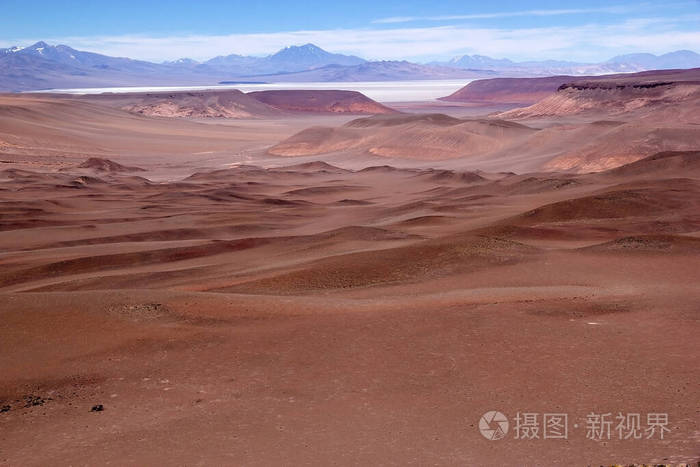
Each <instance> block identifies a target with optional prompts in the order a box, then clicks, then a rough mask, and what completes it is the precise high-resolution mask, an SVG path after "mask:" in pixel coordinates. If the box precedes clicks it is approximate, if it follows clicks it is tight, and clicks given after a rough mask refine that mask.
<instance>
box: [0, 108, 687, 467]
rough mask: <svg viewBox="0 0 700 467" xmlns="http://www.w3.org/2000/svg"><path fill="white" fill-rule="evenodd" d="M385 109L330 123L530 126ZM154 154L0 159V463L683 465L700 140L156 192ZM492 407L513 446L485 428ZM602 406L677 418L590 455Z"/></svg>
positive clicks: (49, 112) (247, 177) (256, 169)
mask: <svg viewBox="0 0 700 467" xmlns="http://www.w3.org/2000/svg"><path fill="white" fill-rule="evenodd" d="M92 105H93V104H87V103H84V102H81V103H80V104H79V105H75V106H74V104H70V105H69V106H68V108H70V109H73V110H72V111H73V112H75V113H74V114H72V115H74V116H76V117H79V116H80V113H81V112H82V111H89V112H94V111H95V109H94V108H93V107H91V106H92ZM35 106H36V107H37V108H34V107H35ZM57 106H60V104H59V103H56V102H55V101H51V100H49V101H43V100H41V99H36V98H33V99H30V100H29V101H28V103H27V104H26V109H24V110H14V112H16V115H15V117H14V119H7V117H4V118H6V120H4V121H20V120H21V118H24V117H23V115H25V114H26V113H27V112H29V114H30V115H36V112H46V113H45V114H42V115H45V116H44V117H43V118H46V119H51V118H53V119H56V120H60V119H62V116H61V114H60V113H58V112H59V110H60V107H57ZM86 106H87V107H86ZM3 112H8V110H7V109H5V110H3ZM104 112H107V113H108V114H109V115H111V116H113V118H114V122H115V124H117V125H123V123H120V122H124V121H127V122H130V121H132V120H131V119H133V122H134V124H135V125H137V124H138V123H139V122H144V128H145V129H147V130H148V129H150V130H149V131H155V130H154V128H157V125H156V123H153V122H150V121H149V120H146V119H145V117H138V116H133V115H130V114H126V113H124V112H122V111H117V110H114V109H107V110H104ZM398 118H402V119H403V120H393V119H392V118H390V117H373V118H369V119H362V120H355V121H354V122H352V123H351V124H349V125H347V126H345V127H342V128H343V130H342V131H347V132H349V133H355V132H357V133H360V134H364V133H362V132H382V131H391V132H398V133H401V134H409V135H411V134H412V135H415V134H426V135H427V134H428V133H421V132H423V131H426V129H432V130H433V131H434V132H435V134H436V135H441V134H442V132H446V131H457V130H458V131H464V132H465V133H470V134H472V135H474V136H473V138H474V140H478V139H479V138H485V139H487V140H488V141H491V139H495V140H497V139H498V135H499V134H501V133H503V134H508V133H509V132H515V133H518V134H525V135H528V134H530V133H531V132H534V131H535V130H531V129H529V128H527V127H525V126H522V125H519V124H513V123H509V122H501V121H498V120H488V121H481V120H473V121H464V120H459V119H451V118H449V117H448V118H445V117H442V116H429V117H413V116H401V117H398ZM125 119H126V120H125ZM50 121H52V122H53V121H54V120H50ZM155 121H156V122H161V121H163V120H161V119H155ZM168 123H170V124H173V125H178V128H179V129H180V130H182V131H185V130H190V131H194V132H202V133H195V134H201V135H203V134H205V133H206V131H210V132H212V134H213V135H216V134H218V132H219V131H221V129H219V128H218V127H217V126H215V125H200V124H196V123H194V122H188V121H178V120H170V121H168ZM26 125H27V123H26V122H25V123H22V124H19V125H18V128H27V126H26ZM55 125H58V123H55ZM153 125H156V126H153ZM119 128H122V129H121V130H119V131H122V132H124V134H126V135H129V131H132V130H131V129H130V127H129V126H127V127H126V128H127V129H126V130H125V129H124V128H125V127H123V126H119ZM223 128H227V127H223ZM416 128H418V129H416ZM460 128H464V130H461V129H460ZM37 131H38V130H37ZM46 131H47V132H50V131H51V130H50V129H47V130H46ZM92 131H93V132H94V128H93V130H92ZM134 131H135V130H134ZM159 131H164V130H159ZM232 131H235V130H232ZM331 131H333V130H331ZM372 134H374V133H372ZM73 135H75V133H73V134H70V133H69V134H65V133H62V134H60V135H57V136H56V137H57V141H68V140H69V139H70V138H73V137H74V136H73ZM39 136H41V137H42V138H48V137H49V136H47V135H39V134H38V133H37V139H38V138H39ZM84 137H85V138H87V136H84ZM149 137H150V138H151V139H152V140H153V142H152V143H151V144H155V142H158V141H160V142H161V143H163V144H165V145H166V146H165V147H170V146H167V144H168V143H167V139H168V138H169V136H165V135H163V136H158V133H151V134H150V135H149ZM477 137H478V138H477ZM60 138H64V139H60ZM93 138H98V137H97V136H93ZM105 138H106V137H105ZM441 138H442V137H440V136H435V139H434V140H433V141H437V142H443V143H441V144H444V141H446V140H445V139H441ZM201 141H204V139H202V140H201ZM81 144H83V143H81ZM105 144H106V143H105ZM105 147H106V146H105ZM3 157H8V156H3ZM155 157H156V156H152V157H151V158H150V159H149V164H150V165H149V167H150V169H149V171H147V172H132V171H130V170H128V169H129V167H128V166H127V167H124V165H120V164H119V163H116V162H114V161H111V160H109V159H105V158H102V159H90V160H88V161H87V162H85V163H84V164H81V163H80V162H77V163H73V164H72V165H66V167H65V168H64V169H63V170H60V171H58V170H55V169H53V168H52V167H50V166H49V167H44V168H42V167H40V166H39V164H38V163H37V164H36V167H35V170H26V169H20V168H17V167H16V166H15V165H14V164H8V165H7V166H6V167H7V168H4V169H1V170H0V264H1V265H2V271H1V272H0V409H2V412H0V463H2V464H6V465H37V466H38V465H48V464H51V465H78V464H80V465H84V464H87V465H101V464H110V463H111V464H119V465H196V464H207V465H330V464H335V465H377V464H384V465H494V466H496V465H602V464H606V465H608V464H613V463H620V462H622V463H626V464H631V463H679V462H696V461H698V460H700V456H699V455H698V447H699V446H700V419H699V418H698V407H697V401H698V400H700V389H699V388H698V385H697V380H698V371H697V362H698V358H699V357H700V350H699V349H698V345H697V336H698V333H699V332H700V326H699V325H698V323H699V321H698V313H699V311H700V310H699V309H698V305H697V304H698V303H700V289H698V286H697V284H698V283H699V281H700V268H698V264H700V247H699V246H698V242H699V241H700V215H699V213H700V153H698V152H676V153H664V154H658V155H653V156H651V157H649V158H646V159H643V160H640V161H638V162H635V163H633V164H629V165H626V166H622V167H619V168H616V169H613V170H609V171H603V172H600V173H595V174H580V175H577V174H571V173H568V174H562V173H551V172H550V173H529V174H519V175H517V174H513V173H493V172H491V173H489V172H479V173H475V172H473V171H466V170H456V169H455V170H450V169H435V168H401V167H393V166H389V165H376V166H373V167H367V168H364V169H361V170H360V169H356V170H349V169H347V168H340V167H336V166H334V165H332V164H329V163H327V162H323V161H302V162H300V163H296V164H294V165H288V166H286V167H285V166H275V167H267V168H265V167H261V166H257V165H255V163H254V162H252V163H249V164H241V165H238V166H234V167H230V168H223V169H221V168H220V169H219V170H211V169H203V170H199V171H196V173H191V174H190V175H189V176H183V177H179V178H174V179H172V178H171V179H167V180H166V179H164V180H160V181H158V182H154V181H151V180H149V179H147V178H144V177H146V176H148V175H149V174H151V173H153V170H154V169H153V166H154V165H155V164H157V162H156V161H157V160H156V159H155ZM170 158H171V156H170V154H168V152H166V151H164V152H163V153H162V156H161V159H160V164H163V165H167V164H170V163H171V159H170ZM129 160H133V161H134V162H138V159H137V158H135V157H132V158H131V159H129ZM140 165H141V164H135V165H134V166H132V167H131V169H132V170H133V169H135V168H136V166H140ZM135 174H138V175H139V176H135ZM93 407H101V408H102V410H97V409H96V410H95V411H93V410H92V408H93ZM490 410H499V411H501V412H503V413H504V414H506V416H507V417H508V418H509V420H510V422H511V431H510V432H509V434H508V436H507V438H506V439H502V440H499V441H490V440H487V439H485V438H484V437H483V436H482V435H481V434H480V432H479V430H478V424H479V419H480V417H481V416H482V415H483V414H484V413H485V412H487V411H490ZM518 412H520V413H523V412H535V413H540V414H542V413H549V412H555V413H567V414H568V417H569V439H568V440H555V439H554V440H542V439H540V440H534V441H527V440H516V439H514V438H513V431H512V430H513V426H514V425H513V424H514V422H515V416H516V414H517V413H518ZM591 412H594V413H608V412H609V413H612V414H614V415H617V414H618V413H620V412H621V413H641V414H643V415H642V416H643V417H646V414H647V413H666V414H668V417H669V425H668V427H669V429H670V431H669V432H668V433H665V437H664V439H663V440H661V439H658V437H655V438H653V439H639V440H637V439H628V440H618V439H617V435H616V432H615V431H614V430H613V432H612V435H611V439H610V440H608V439H604V440H602V441H594V440H590V439H587V438H586V428H585V426H586V417H587V415H588V414H590V413H591ZM645 422H646V419H645V418H644V419H643V421H642V423H643V424H644V423H645Z"/></svg>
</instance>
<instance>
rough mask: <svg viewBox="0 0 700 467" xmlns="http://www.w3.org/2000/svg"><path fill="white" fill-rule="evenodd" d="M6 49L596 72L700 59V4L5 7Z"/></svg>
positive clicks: (0, 37)
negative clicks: (293, 56)
mask: <svg viewBox="0 0 700 467" xmlns="http://www.w3.org/2000/svg"><path fill="white" fill-rule="evenodd" d="M0 12H1V14H0V47H4V46H10V45H16V44H18V45H27V44H29V43H32V42H34V41H37V40H46V41H47V42H49V43H54V44H55V43H65V44H67V45H70V46H73V47H75V48H78V49H81V50H90V51H95V52H99V53H105V54H108V55H117V56H128V57H132V58H140V59H146V60H155V61H160V60H170V59H175V58H180V57H191V58H195V59H199V60H202V59H207V58H211V57H213V56H216V55H223V54H229V53H239V54H249V55H264V54H268V53H272V52H274V51H276V50H278V49H279V48H281V47H284V46H286V45H294V44H303V43H307V42H313V43H315V44H317V45H319V46H320V47H323V48H325V49H327V50H330V51H333V52H342V53H352V54H356V55H359V56H362V57H365V58H369V59H409V60H416V61H429V60H435V59H448V58H451V57H453V56H455V55H462V54H465V53H468V54H482V55H489V56H492V57H497V58H500V57H507V58H511V59H515V60H535V59H546V58H552V59H566V60H576V61H600V60H604V59H607V58H610V57H611V56H613V55H617V54H622V53H631V52H652V53H657V54H658V53H664V52H669V51H672V50H678V49H690V50H695V51H698V52H700V1H699V0H685V1H684V0H678V1H673V0H671V1H667V2H663V1H661V2H658V1H657V2H638V1H636V2H632V1H625V0H622V1H617V2H616V1H615V0H609V1H599V0H587V1H586V2H562V1H544V0H542V1H532V2H524V1H508V0H506V1H503V0H498V1H492V2H485V1H483V0H481V1H464V0H463V1H439V2H426V1H413V0H402V1H382V0H374V1H368V0H354V1H352V2H341V1H333V0H326V1H315V0H314V1H306V2H301V1H299V2H291V1H261V2H251V1H213V0H200V1H191V0H190V1H184V0H171V1H169V2H159V1H144V0H141V1H109V2H107V1H104V2H103V1H80V0H73V1H45V0H32V1H31V2H27V1H26V0H24V1H16V0H0Z"/></svg>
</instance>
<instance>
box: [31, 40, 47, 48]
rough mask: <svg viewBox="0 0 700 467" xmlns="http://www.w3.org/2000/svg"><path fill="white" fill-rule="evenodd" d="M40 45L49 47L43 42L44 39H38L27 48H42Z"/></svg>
mask: <svg viewBox="0 0 700 467" xmlns="http://www.w3.org/2000/svg"><path fill="white" fill-rule="evenodd" d="M42 47H43V48H46V47H49V44H47V43H46V42H44V41H39V42H37V43H36V44H33V45H30V46H29V47H27V48H28V49H39V48H42Z"/></svg>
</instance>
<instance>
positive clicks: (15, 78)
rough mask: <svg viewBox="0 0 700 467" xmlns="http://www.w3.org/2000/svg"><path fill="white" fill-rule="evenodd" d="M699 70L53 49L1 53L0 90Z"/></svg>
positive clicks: (295, 50)
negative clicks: (150, 55) (148, 57)
mask: <svg viewBox="0 0 700 467" xmlns="http://www.w3.org/2000/svg"><path fill="white" fill-rule="evenodd" d="M692 67H700V55H698V54H696V53H694V52H691V51H687V50H685V51H677V52H672V53H669V54H664V55H661V56H656V55H652V54H632V55H623V56H618V57H614V58H612V59H610V60H608V61H606V62H603V63H599V64H585V63H575V62H562V61H541V62H514V61H511V60H508V59H494V58H491V57H486V56H482V55H471V56H469V55H464V56H461V57H456V58H454V59H452V60H450V61H448V62H433V63H429V64H417V63H411V62H407V61H367V60H364V59H362V58H360V57H356V56H353V55H343V54H337V53H331V52H327V51H325V50H323V49H321V48H320V47H318V46H316V45H314V44H305V45H301V46H290V47H285V48H284V49H282V50H280V51H278V52H277V53H274V54H272V55H268V56H265V57H253V56H244V55H236V54H232V55H225V56H218V57H214V58H212V59H210V60H207V61H204V62H198V61H195V60H192V59H190V58H181V59H179V60H174V61H166V62H162V63H154V62H148V61H143V60H133V59H130V58H124V57H110V56H106V55H101V54H97V53H93V52H85V51H79V50H76V49H73V48H71V47H69V46H66V45H55V46H54V45H49V44H47V43H46V42H43V41H40V42H37V43H35V44H33V45H31V46H29V47H16V46H15V47H10V48H5V49H0V91H10V92H14V91H28V90H42V89H56V88H86V87H111V86H175V85H182V86H191V85H202V86H206V85H213V84H218V83H221V82H229V83H236V82H251V81H255V82H290V81H297V82H304V81H307V82H309V81H330V82H333V81H400V80H421V79H467V78H491V77H499V76H547V75H552V74H570V75H582V74H588V75H595V74H604V73H619V72H636V71H643V70H648V69H663V68H692Z"/></svg>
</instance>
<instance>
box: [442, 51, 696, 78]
mask: <svg viewBox="0 0 700 467" xmlns="http://www.w3.org/2000/svg"><path fill="white" fill-rule="evenodd" d="M431 65H439V66H448V67H454V68H463V69H479V70H491V71H496V72H499V73H503V74H504V75H510V76H514V75H531V76H551V75H602V74H608V73H636V72H640V71H647V70H667V69H687V68H697V67H700V54H697V53H695V52H693V51H690V50H677V51H675V52H670V53H667V54H663V55H654V54H650V53H635V54H627V55H618V56H616V57H613V58H611V59H610V60H607V61H605V62H602V63H581V62H570V61H558V60H544V61H527V62H514V61H512V60H509V59H507V58H502V59H496V58H491V57H486V56H484V55H462V56H459V57H455V58H453V59H452V60H449V61H447V62H432V63H431Z"/></svg>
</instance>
